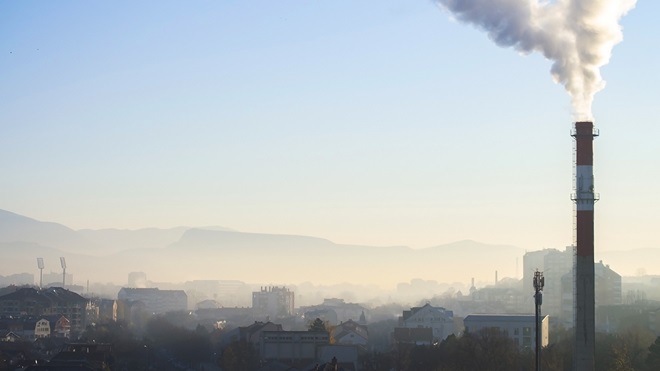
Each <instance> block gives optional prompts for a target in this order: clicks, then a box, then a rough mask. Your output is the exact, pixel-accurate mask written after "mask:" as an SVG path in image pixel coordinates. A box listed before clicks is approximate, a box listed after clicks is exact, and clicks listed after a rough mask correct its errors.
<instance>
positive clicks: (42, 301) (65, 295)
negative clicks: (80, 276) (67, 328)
mask: <svg viewBox="0 0 660 371" xmlns="http://www.w3.org/2000/svg"><path fill="white" fill-rule="evenodd" d="M88 302H89V300H88V299H86V298H84V297H82V296H80V295H78V294H76V293H74V292H72V291H69V290H67V289H63V288H61V287H50V288H46V289H41V290H37V289H33V288H21V289H18V290H16V291H14V292H12V293H9V294H7V295H3V296H0V315H3V316H12V317H21V316H32V317H41V316H49V315H62V316H64V317H66V318H67V319H68V320H69V321H70V323H71V331H72V332H75V333H78V332H80V331H82V330H83V329H84V328H85V325H86V324H87V323H86V317H87V316H86V308H87V304H88Z"/></svg>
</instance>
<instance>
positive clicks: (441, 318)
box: [399, 303, 456, 342]
mask: <svg viewBox="0 0 660 371" xmlns="http://www.w3.org/2000/svg"><path fill="white" fill-rule="evenodd" d="M399 327H403V328H430V329H432V331H433V340H434V341H438V342H440V341H442V340H444V339H446V338H447V336H449V335H451V334H454V333H455V332H456V326H455V324H454V313H453V312H452V311H450V310H446V309H445V308H441V307H433V306H431V304H428V303H427V304H426V305H424V306H423V307H414V308H410V310H404V311H403V315H402V316H401V317H399Z"/></svg>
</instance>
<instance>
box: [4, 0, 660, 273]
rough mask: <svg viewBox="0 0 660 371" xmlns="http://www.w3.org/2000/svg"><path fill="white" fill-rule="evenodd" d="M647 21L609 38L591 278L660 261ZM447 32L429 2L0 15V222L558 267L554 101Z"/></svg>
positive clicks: (124, 7) (526, 76) (9, 8)
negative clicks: (209, 234) (206, 232)
mask: <svg viewBox="0 0 660 371" xmlns="http://www.w3.org/2000/svg"><path fill="white" fill-rule="evenodd" d="M657 8H658V5H657V4H655V3H652V2H642V3H640V4H637V8H636V10H635V11H634V12H631V13H630V14H628V15H627V16H626V17H624V18H623V19H622V21H621V23H622V25H623V27H624V35H625V37H624V41H623V42H622V43H620V44H618V45H616V46H615V47H614V53H613V57H612V59H611V61H610V63H609V64H607V65H606V66H605V67H604V68H603V69H602V75H603V77H604V79H605V80H606V81H607V84H608V86H607V88H606V89H604V90H602V91H600V92H598V93H597V94H596V99H595V101H594V106H593V114H594V116H595V123H596V126H597V127H598V128H599V129H600V130H601V137H600V138H598V140H597V141H596V144H595V146H596V150H595V153H596V155H595V161H596V163H597V168H596V190H597V191H598V192H600V194H601V197H602V201H600V202H599V203H598V208H597V209H596V221H597V225H598V227H597V228H596V250H597V252H596V257H597V258H598V254H599V252H606V251H622V250H623V251H626V250H632V249H638V248H656V247H658V246H657V237H656V234H655V233H654V232H655V231H654V226H655V225H657V224H658V213H656V212H655V210H657V209H658V206H660V205H659V203H660V196H658V194H657V192H654V190H655V188H656V185H657V184H658V176H659V175H660V174H659V172H658V170H657V166H655V163H654V159H655V158H657V156H658V155H659V154H660V153H659V152H658V151H660V149H659V148H660V146H657V145H656V144H655V143H654V141H655V140H657V139H656V138H658V137H659V135H658V134H660V133H658V131H659V129H658V128H657V125H654V123H655V122H656V121H657V119H658V118H659V117H660V112H659V111H658V108H657V104H655V102H656V101H657V99H658V97H659V95H660V94H659V93H658V89H657V86H658V84H657V83H658V75H657V74H656V73H655V66H657V65H658V62H659V61H658V59H659V57H658V51H657V50H656V49H655V48H652V47H650V46H651V45H654V43H655V38H654V36H655V35H657V32H653V30H657V26H656V25H655V23H654V20H652V14H656V12H657V10H658V9H657ZM451 19H452V15H451V14H450V13H449V12H447V11H445V10H443V9H442V8H441V7H440V6H438V4H437V3H435V2H432V1H415V2H410V1H405V2H404V1H366V2H359V3H355V2H349V1H333V2H321V3H319V2H314V3H299V2H290V1H282V2H277V3H273V2H248V3H245V2H240V3H228V2H218V3H199V4H195V5H194V6H190V5H189V4H182V3H177V2H158V3H155V2H142V3H137V4H136V3H132V2H131V3H128V2H126V3H112V4H109V3H105V4H104V3H91V4H90V3H86V4H84V5H83V4H80V3H78V2H57V3H42V4H38V5H36V4H31V3H25V2H9V3H3V4H2V5H0V32H1V33H2V34H3V38H2V43H1V44H0V45H1V47H2V50H1V51H2V53H1V55H2V56H1V57H0V70H1V71H2V75H3V83H2V84H1V85H0V98H1V99H0V125H1V128H2V135H1V136H0V148H1V149H0V151H1V154H2V155H1V156H0V170H1V171H2V174H3V181H2V182H1V183H0V194H2V203H1V204H0V208H2V209H4V210H8V211H11V212H13V213H17V214H20V215H24V216H27V217H30V218H34V219H37V220H41V221H52V222H57V223H61V224H63V225H65V226H67V227H70V228H72V229H74V230H83V229H108V228H110V229H140V228H147V227H157V228H171V227H178V226H187V227H205V226H222V227H225V228H229V229H231V230H235V231H240V232H247V233H267V234H278V235H279V234H284V235H299V236H313V237H318V238H322V239H327V240H330V241H332V242H334V243H338V244H349V245H368V246H382V247H386V246H407V247H411V248H413V249H422V248H428V247H432V246H437V245H444V244H449V243H453V242H457V241H463V240H475V241H479V242H482V243H486V244H494V245H508V246H515V247H516V248H519V249H521V250H528V251H529V250H538V249H541V248H547V247H554V248H559V249H563V247H564V246H566V245H570V244H571V243H572V240H573V235H572V233H573V232H572V231H573V219H572V208H573V205H572V202H571V201H570V198H569V195H570V193H571V191H572V156H573V152H572V146H573V141H572V138H571V137H570V135H569V134H570V129H571V122H572V121H573V120H574V111H573V109H572V108H571V103H570V99H569V98H568V96H567V95H566V92H565V90H564V89H563V87H561V86H560V85H557V84H554V83H553V82H552V79H551V76H550V72H549V70H550V62H549V61H547V60H545V59H544V58H543V57H542V56H539V55H538V54H534V53H532V54H529V55H520V54H519V53H516V52H515V51H513V50H511V49H509V48H501V47H498V46H497V45H495V44H494V43H493V42H492V41H491V40H489V39H488V37H486V35H485V34H484V33H482V32H476V31H475V30H474V29H472V28H471V27H470V26H467V25H466V24H463V23H460V22H457V21H452V20H451ZM513 264H514V263H512V264H511V265H510V266H509V268H508V269H509V270H510V271H515V270H514V268H513ZM493 270H494V269H493ZM489 274H491V273H489ZM514 275H515V273H514Z"/></svg>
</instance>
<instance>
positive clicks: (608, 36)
mask: <svg viewBox="0 0 660 371" xmlns="http://www.w3.org/2000/svg"><path fill="white" fill-rule="evenodd" d="M435 1H436V2H437V3H439V4H440V5H441V6H443V7H444V8H446V9H447V10H449V11H450V12H451V13H452V14H453V15H454V17H456V19H458V20H459V21H462V22H465V23H469V24H472V25H474V26H476V27H477V28H480V29H483V30H484V31H486V32H487V33H488V36H489V37H490V38H491V39H492V40H493V41H494V42H495V43H496V44H497V45H499V46H504V47H513V48H515V49H516V50H518V51H520V52H522V53H532V52H539V53H541V54H543V55H544V56H545V57H546V58H548V59H550V60H551V61H553V64H552V69H551V73H552V76H553V78H554V80H555V81H556V82H558V83H561V84H563V85H564V87H565V88H566V91H567V92H568V94H569V95H570V96H571V100H572V104H573V111H574V115H575V118H576V119H578V120H583V119H584V120H591V119H592V114H591V104H592V102H593V98H594V94H596V92H598V91H599V90H601V89H603V88H604V87H605V82H604V81H603V79H602V77H601V75H600V67H602V66H604V65H606V64H607V63H608V62H609V60H610V57H611V54H612V48H613V47H614V45H616V44H618V43H619V42H621V41H622V40H623V34H622V32H621V30H622V28H621V26H620V25H619V20H620V19H621V17H623V16H624V15H625V14H626V13H627V12H628V11H630V10H631V9H632V8H634V7H635V3H636V2H637V0H556V1H547V0H546V1H538V0H435Z"/></svg>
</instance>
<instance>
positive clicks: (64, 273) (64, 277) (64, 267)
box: [60, 257, 66, 288]
mask: <svg viewBox="0 0 660 371" xmlns="http://www.w3.org/2000/svg"><path fill="white" fill-rule="evenodd" d="M60 264H62V288H64V286H65V285H66V260H65V259H64V257H61V258H60Z"/></svg>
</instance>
